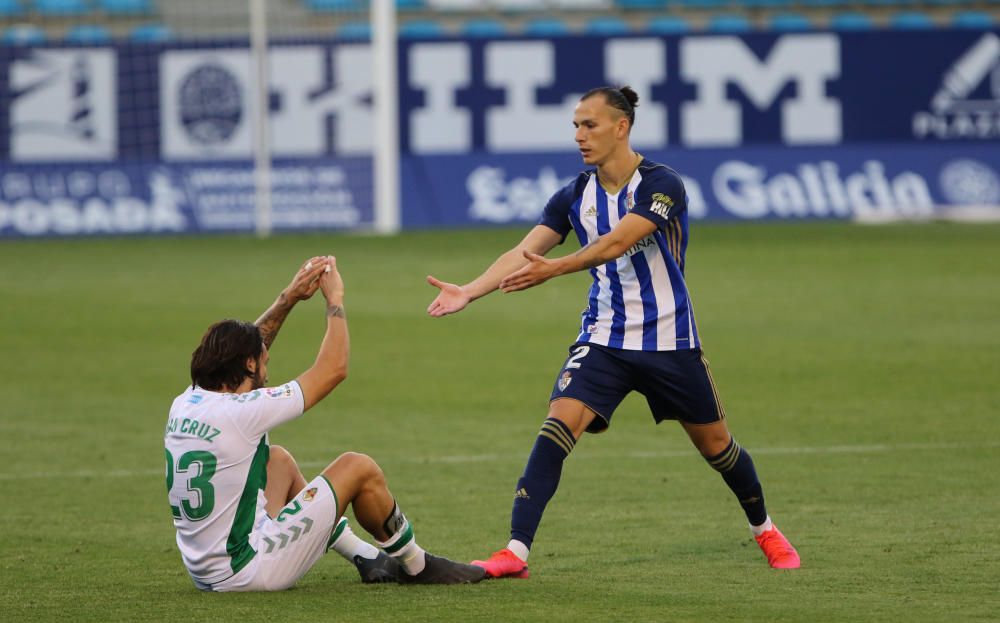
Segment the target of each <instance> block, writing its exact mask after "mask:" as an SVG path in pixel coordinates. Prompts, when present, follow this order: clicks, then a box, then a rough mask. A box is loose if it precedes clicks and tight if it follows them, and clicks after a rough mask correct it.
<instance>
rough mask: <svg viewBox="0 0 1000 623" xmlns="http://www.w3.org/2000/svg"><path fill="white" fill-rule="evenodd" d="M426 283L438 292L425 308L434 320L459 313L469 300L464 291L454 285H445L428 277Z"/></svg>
mask: <svg viewBox="0 0 1000 623" xmlns="http://www.w3.org/2000/svg"><path fill="white" fill-rule="evenodd" d="M427 283H429V284H431V285H432V286H434V287H435V288H437V289H439V290H440V292H438V295H437V297H436V298H435V299H434V300H433V301H431V304H430V305H429V306H428V307H427V313H428V314H430V315H431V316H433V317H435V318H440V317H441V316H446V315H448V314H454V313H455V312H460V311H462V310H463V309H465V306H466V305H468V304H469V301H470V300H471V299H470V298H469V295H468V294H466V293H465V290H463V289H462V288H461V286H457V285H455V284H454V283H446V282H444V281H441V280H439V279H435V278H434V277H432V276H430V275H428V276H427Z"/></svg>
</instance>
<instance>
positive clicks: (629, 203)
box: [625, 193, 635, 210]
mask: <svg viewBox="0 0 1000 623" xmlns="http://www.w3.org/2000/svg"><path fill="white" fill-rule="evenodd" d="M634 207H635V194H634V193H628V194H626V195H625V209H626V210H631V209H632V208H634Z"/></svg>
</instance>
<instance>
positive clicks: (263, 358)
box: [250, 346, 271, 389]
mask: <svg viewBox="0 0 1000 623" xmlns="http://www.w3.org/2000/svg"><path fill="white" fill-rule="evenodd" d="M270 359H271V353H269V352H267V346H265V347H264V351H263V352H262V353H261V355H260V359H258V360H257V369H256V370H254V373H253V387H251V388H250V389H260V388H261V387H264V386H265V385H267V362H268V361H269V360H270Z"/></svg>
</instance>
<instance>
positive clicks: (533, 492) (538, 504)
mask: <svg viewBox="0 0 1000 623" xmlns="http://www.w3.org/2000/svg"><path fill="white" fill-rule="evenodd" d="M595 417H597V414H596V413H594V412H593V411H592V410H591V409H590V408H589V407H587V405H585V404H583V403H582V402H580V401H579V400H575V399H572V398H561V399H559V400H553V401H552V402H551V403H549V414H548V417H547V418H546V419H545V422H543V423H542V429H541V430H540V431H539V433H538V438H537V439H536V440H535V445H534V447H533V448H532V450H531V455H530V456H529V457H528V464H527V465H525V467H524V473H523V474H522V475H521V479H520V480H518V482H517V487H516V490H515V492H514V507H513V508H512V509H511V520H510V542H509V543H507V547H505V548H504V549H501V550H499V551H496V552H493V554H492V555H491V556H490V557H489V559H487V560H473V561H472V564H474V565H478V566H480V567H482V568H483V569H485V570H486V574H487V575H488V576H490V577H491V578H504V577H507V578H527V577H528V576H529V572H528V553H529V551H530V548H531V543H532V541H533V540H534V537H535V531H536V530H537V528H538V524H539V523H540V522H541V520H542V513H543V512H544V511H545V506H546V505H547V504H548V502H549V500H550V499H552V496H553V495H555V492H556V489H557V488H558V486H559V478H560V477H561V475H562V466H563V461H565V459H566V457H568V456H569V453H570V452H572V450H573V448H574V447H575V446H576V442H577V440H579V439H580V436H581V435H583V433H584V432H585V431H586V430H587V427H588V426H590V424H591V422H593V421H594V418H595Z"/></svg>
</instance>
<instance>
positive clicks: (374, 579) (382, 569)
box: [354, 552, 405, 584]
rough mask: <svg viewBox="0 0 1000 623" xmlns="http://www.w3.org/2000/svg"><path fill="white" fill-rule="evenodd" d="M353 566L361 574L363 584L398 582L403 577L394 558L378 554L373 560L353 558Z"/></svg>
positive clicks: (381, 553)
mask: <svg viewBox="0 0 1000 623" xmlns="http://www.w3.org/2000/svg"><path fill="white" fill-rule="evenodd" d="M354 566H355V567H357V568H358V573H360V574H361V581H362V582H364V583H365V584H383V583H386V582H399V581H400V580H399V578H400V576H401V575H405V574H404V573H403V570H402V569H401V568H400V566H399V563H398V562H396V559H395V558H392V557H391V556H387V555H385V554H384V553H383V552H379V553H378V556H377V557H375V558H365V557H364V556H355V557H354Z"/></svg>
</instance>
